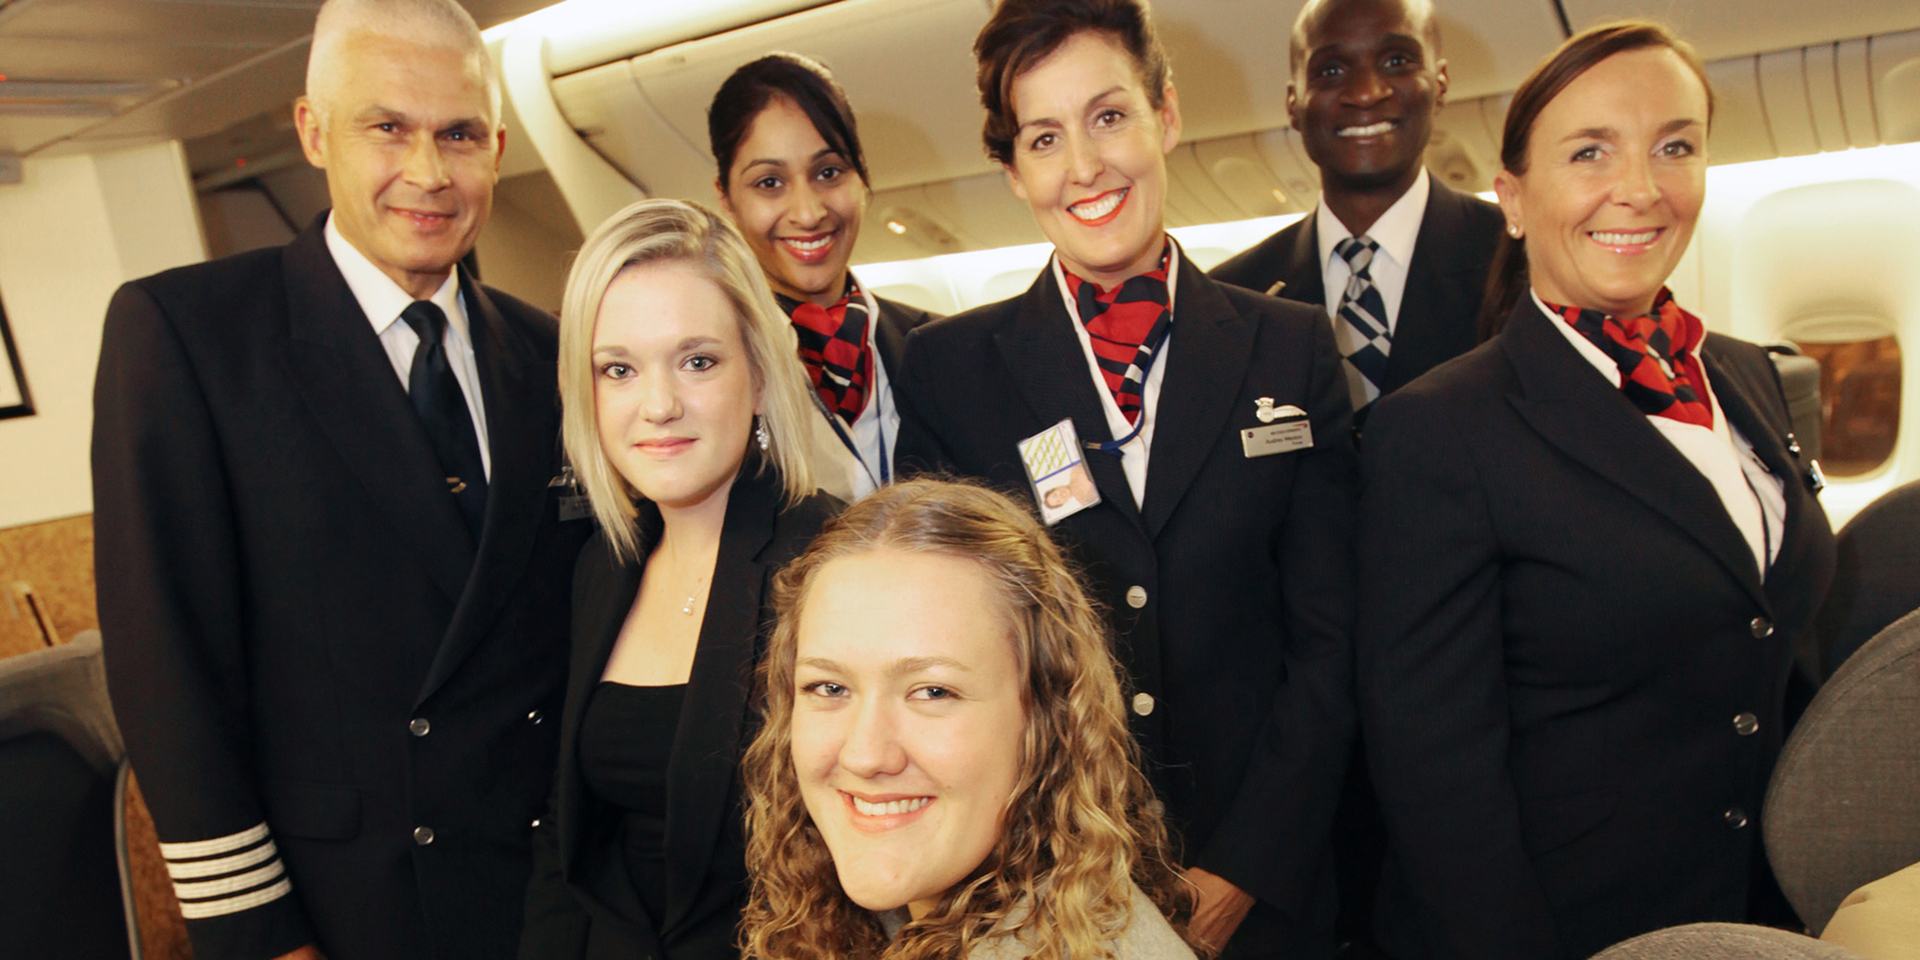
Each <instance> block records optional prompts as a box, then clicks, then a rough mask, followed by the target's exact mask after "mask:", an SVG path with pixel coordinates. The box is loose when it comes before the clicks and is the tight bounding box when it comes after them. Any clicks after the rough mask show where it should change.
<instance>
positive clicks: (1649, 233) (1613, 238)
mask: <svg viewBox="0 0 1920 960" xmlns="http://www.w3.org/2000/svg"><path fill="white" fill-rule="evenodd" d="M1658 236H1660V231H1658V230H1643V231H1640V232H1639V233H1621V232H1618V231H1606V232H1601V231H1595V232H1594V234H1593V238H1594V239H1595V240H1598V241H1600V242H1601V243H1602V244H1605V245H1606V246H1609V247H1630V246H1634V245H1637V244H1642V243H1652V242H1653V240H1654V238H1655V237H1658Z"/></svg>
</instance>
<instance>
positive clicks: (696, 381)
mask: <svg viewBox="0 0 1920 960" xmlns="http://www.w3.org/2000/svg"><path fill="white" fill-rule="evenodd" d="M593 399H594V410H595V414H596V419H595V423H596V425H597V427H598V430H599V435H600V448H601V450H602V451H604V452H605V453H606V456H607V459H608V461H610V462H611V463H612V464H613V468H614V469H615V470H616V471H618V472H619V474H620V476H621V477H623V478H625V479H626V481H627V483H628V484H630V485H631V486H632V487H633V489H634V490H636V491H638V492H639V494H640V495H641V496H643V497H646V498H647V499H648V500H651V501H653V502H654V503H656V504H659V505H660V506H661V507H663V508H692V507H696V506H698V505H700V504H703V503H707V502H709V501H710V500H711V498H712V497H713V495H714V494H716V493H719V492H722V491H725V490H726V489H727V488H728V487H729V486H730V485H731V484H732V483H733V478H734V476H735V475H737V474H738V473H739V472H740V462H741V460H742V459H743V458H744V457H745V455H746V450H747V435H748V433H750V432H751V431H752V429H753V415H754V412H755V409H756V407H757V406H758V404H759V401H760V391H759V388H757V387H756V386H754V377H753V369H752V365H751V363H750V362H749V360H748V357H747V349H746V345H745V344H744V343H743V342H742V340H741V337H740V323H739V321H738V320H737V319H736V318H735V316H734V310H733V305H732V304H731V303H729V302H728V300H727V298H726V295H725V294H723V293H722V292H721V291H720V288H719V286H717V285H716V284H715V283H714V282H713V281H712V280H710V279H708V278H707V277H705V276H703V275H701V274H700V273H699V272H697V271H696V270H695V269H694V268H693V267H691V266H689V265H686V264H682V263H672V262H667V263H650V264H643V265H640V266H633V267H628V268H626V269H625V270H622V271H621V272H620V273H619V274H618V275H617V276H615V277H614V280H613V283H612V284H610V285H609V286H608V287H607V293H606V296H605V297H603V298H602V299H601V301H600V312H599V314H598V316H597V318H596V319H595V321H594V325H593Z"/></svg>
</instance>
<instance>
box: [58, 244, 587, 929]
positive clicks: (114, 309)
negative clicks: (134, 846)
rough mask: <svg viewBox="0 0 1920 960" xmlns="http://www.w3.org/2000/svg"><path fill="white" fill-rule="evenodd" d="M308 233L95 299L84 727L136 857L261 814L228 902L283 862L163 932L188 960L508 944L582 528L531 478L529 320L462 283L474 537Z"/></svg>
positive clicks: (545, 462)
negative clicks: (93, 689)
mask: <svg viewBox="0 0 1920 960" xmlns="http://www.w3.org/2000/svg"><path fill="white" fill-rule="evenodd" d="M324 222H325V219H324V215H322V217H321V218H319V219H316V220H315V221H314V223H313V225H311V226H310V227H308V228H307V230H306V231H305V232H303V233H301V234H300V236H299V237H298V238H297V239H295V240H294V241H293V243H291V244H289V245H287V246H286V247H284V248H273V249H266V250H257V251H254V252H251V253H245V254H241V255H239V256H235V257H229V258H226V259H224V260H218V261H214V262H212V263H205V264H200V265H197V266H191V267H184V268H181V269H178V270H170V271H167V272H165V273H161V274H158V275H155V276H152V277H147V278H145V279H142V280H136V281H133V282H132V283H129V284H127V285H126V286H123V287H121V288H120V290H119V292H118V293H116V294H115V295H114V298H113V301H112V303H111V305H109V307H108V308H107V319H106V333H105V337H104V340H103V342H102V345H101V351H100V368H99V373H98V378H97V380H96V382H95V384H94V434H93V485H94V486H93V489H94V508H95V516H94V521H95V554H94V567H95V571H96V575H97V577H98V581H99V592H100V621H101V627H102V633H103V634H104V640H105V644H106V663H107V675H108V681H109V683H110V687H111V690H112V694H113V704H114V712H115V714H116V715H117V717H118V719H119V723H120V728H121V730H122V731H123V732H124V733H125V735H126V740H127V746H128V748H129V752H130V753H131V755H132V757H133V763H134V766H135V768H136V769H137V770H138V771H139V775H140V785H141V787H142V790H143V792H144V793H145V794H146V798H147V802H148V805H149V806H150V807H151V808H152V811H153V818H154V823H155V826H156V827H157V828H158V831H159V835H160V839H161V840H162V841H163V842H167V843H185V842H210V843H211V844H212V845H213V846H214V847H216V848H219V849H221V850H222V851H224V852H226V853H229V854H231V853H233V852H234V851H235V850H236V849H238V848H237V847H235V846H234V844H236V843H240V842H241V841H243V840H245V839H246V838H248V837H249V836H250V835H251V834H250V833H249V831H252V830H253V829H254V828H256V826H257V825H261V824H263V823H264V824H265V825H266V826H267V827H268V828H270V830H271V843H272V845H273V851H277V854H278V859H277V860H275V859H273V858H272V851H269V852H268V853H267V854H266V856H267V857H268V859H266V860H263V861H258V862H256V863H255V864H254V865H253V866H252V867H250V868H249V869H259V870H263V871H265V872H264V873H262V874H256V875H255V880H254V881H250V882H245V883H242V884H241V885H240V887H239V888H238V889H245V888H247V887H251V886H255V885H257V884H259V883H265V882H266V881H267V880H268V879H269V875H271V874H273V873H276V872H277V870H278V866H277V865H278V864H280V863H282V862H283V863H284V866H285V870H286V874H287V875H288V876H289V877H290V878H291V881H292V889H291V892H290V893H288V894H286V895H284V896H280V897H278V898H277V899H272V900H269V901H267V902H265V903H262V904H259V905H257V906H253V907H251V908H247V909H240V905H239V903H238V902H237V901H235V900H234V899H232V898H231V897H229V896H216V897H214V898H213V900H212V901H211V902H212V903H213V904H215V905H216V906H218V907H222V908H232V912H225V913H219V914H218V915H216V916H212V917H207V918H194V919H189V920H188V924H187V925H188V931H189V933H190V934H191V935H192V937H193V943H194V952H195V954H196V955H197V956H199V957H200V958H201V960H221V958H228V957H263V956H275V955H278V954H280V953H282V952H284V951H287V950H291V949H293V948H295V947H298V946H300V945H301V944H303V943H307V942H309V941H315V940H317V942H318V944H319V946H320V948H321V949H322V950H323V951H324V952H325V953H326V954H327V955H328V956H329V957H332V958H334V960H357V958H394V960H414V958H418V957H449V958H451V957H463V958H470V957H507V956H511V954H512V944H513V942H514V941H515V939H516V938H517V936H518V934H519V926H520V924H519V910H518V907H517V905H518V903H519V902H520V898H521V893H522V891H523V889H524V885H525V882H526V873H527V870H528V867H529V864H530V862H531V856H530V851H531V836H532V827H531V824H532V822H533V819H534V818H535V817H537V816H539V811H540V809H541V803H542V801H543V800H544V799H545V795H546V790H547V786H548V784H549V783H550V782H551V777H552V769H553V755H554V753H553V751H554V744H555V741H556V739H557V733H558V731H557V729H556V728H557V726H558V724H553V723H546V722H544V721H545V719H546V716H547V714H548V713H550V712H552V711H554V710H557V709H558V708H559V705H560V694H561V691H560V684H561V680H562V678H563V675H564V671H565V669H566V666H565V656H566V630H567V606H566V576H567V571H568V569H569V568H571V566H572V564H573V559H574V556H575V554H576V553H577V552H578V550H579V547H580V544H581V543H582V542H583V541H584V540H585V538H586V536H587V534H588V532H589V531H588V529H587V524H585V523H584V522H567V523H562V522H561V521H560V520H559V517H558V513H557V506H558V504H557V492H556V491H552V490H549V489H548V487H547V483H548V480H549V479H550V478H552V477H553V476H554V475H555V472H556V467H557V459H558V457H557V446H556V432H557V430H558V425H559V408H558V404H557V403H556V402H555V388H554V355H555V354H554V351H555V336H556V326H555V323H554V320H553V318H552V317H551V316H549V315H548V314H546V313H544V312H542V311H540V310H536V309H534V308H533V307H530V306H527V305H526V304H523V303H521V302H520V301H518V300H515V299H513V298H511V297H508V296H506V295H504V294H501V293H498V292H497V291H493V290H489V289H487V288H485V287H482V286H480V285H479V284H477V283H474V282H473V281H472V280H471V279H470V278H467V277H466V276H464V275H463V276H462V278H461V294H462V296H464V297H465V299H466V304H467V309H468V314H469V319H470V320H471V322H472V331H473V339H474V352H475V355H476V359H477V361H478V367H479V372H480V391H481V395H482V398H483V401H484V403H485V409H486V417H487V432H488V437H489V440H490V443H491V451H492V462H493V466H492V477H491V479H490V482H489V485H488V500H487V514H486V521H485V528H484V533H483V535H482V537H481V540H480V542H479V543H478V544H475V543H474V541H473V536H472V534H471V533H470V532H469V531H468V528H467V525H466V523H465V522H464V521H463V519H462V517H461V514H460V511H459V509H458V508H457V507H456V506H455V504H454V501H453V499H452V498H451V497H450V496H449V495H448V494H447V489H446V484H445V483H444V482H443V480H442V476H443V474H444V471H442V470H441V469H440V465H439V463H438V461H437V460H436V459H435V457H434V453H433V448H432V446H431V444H430V443H429V441H428V439H427V436H426V432H425V431H424V429H422V427H421V426H420V421H419V417H418V415H417V414H416V413H415V412H414V410H413V406H412V404H411V403H410V402H409V401H408V399H407V394H406V390H405V388H404V387H403V386H402V385H401V383H400V381H399V378H398V377H396V376H394V371H393V366H392V364H391V362H390V361H389V360H388V359H387V355H386V353H385V352H384V351H383V350H382V349H381V346H380V343H379V340H378V338H377V337H375V336H374V333H373V328H372V327H371V325H370V324H369V323H368V322H367V318H366V316H365V315H364V314H363V313H362V312H361V310H360V307H359V304H358V303H357V302H356V301H355V300H354V298H353V294H352V292H351V291H350V290H349V289H348V287H347V284H346V281H345V280H344V279H342V277H341V275H340V272H339V269H338V268H337V267H336V266H335V265H334V262H333V259H332V257H331V255H329V253H328V252H327V248H326V242H325V239H324V237H323V235H322V232H321V226H322V224H323V223H324ZM249 849H252V850H254V851H255V854H254V855H255V856H259V855H261V854H259V853H258V851H261V850H266V849H267V848H266V847H265V846H254V847H251V848H249ZM193 855H194V854H193V852H192V850H191V848H189V849H188V850H187V851H186V852H182V851H180V849H179V848H173V852H172V853H170V854H169V856H170V857H171V858H172V859H174V860H176V861H178V860H186V859H190V858H191V857H192V856H193ZM176 879H190V880H191V882H200V878H176ZM190 889H192V888H190ZM265 889H269V890H271V889H272V888H271V887H270V886H269V887H267V888H265ZM190 899H192V898H191V897H190Z"/></svg>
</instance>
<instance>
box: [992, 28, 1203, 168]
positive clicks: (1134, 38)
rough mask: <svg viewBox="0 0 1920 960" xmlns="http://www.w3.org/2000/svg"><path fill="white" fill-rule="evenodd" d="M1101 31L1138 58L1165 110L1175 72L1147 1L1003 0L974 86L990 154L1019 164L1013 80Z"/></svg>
mask: <svg viewBox="0 0 1920 960" xmlns="http://www.w3.org/2000/svg"><path fill="white" fill-rule="evenodd" d="M1087 31H1094V32H1097V33H1102V34H1105V35H1106V36H1107V37H1108V39H1111V40H1112V41H1114V42H1115V43H1118V44H1119V45H1120V47H1121V49H1123V50H1125V51H1127V55H1128V56H1129V57H1131V58H1132V60H1133V66H1134V69H1135V70H1136V71H1138V73H1139V75H1140V85H1141V86H1143V87H1145V88H1146V91H1147V102H1148V103H1150V104H1152V105H1153V108H1154V109H1155V110H1158V109H1160V108H1161V107H1163V106H1165V105H1166V89H1167V81H1168V80H1169V79H1171V77H1172V75H1173V70H1172V68H1171V67H1169V66H1168V65H1167V52H1166V50H1165V49H1163V48H1162V47H1161V46H1160V37H1159V35H1158V34H1157V33H1155V32H1154V29H1153V14H1152V13H1151V12H1150V11H1149V10H1148V9H1147V3H1146V0H1000V3H999V5H998V6H996V7H994V8H993V16H991V17H989V18H988V19H987V25H986V26H984V27H981V28H980V35H979V36H978V37H975V38H974V40H973V58H974V60H975V61H977V63H978V68H977V70H976V72H975V74H974V84H975V85H976V86H977V87H979V90H980V105H981V106H982V107H985V108H986V110H987V121H986V124H985V125H984V126H983V127H982V129H981V131H980V136H981V139H982V140H984V141H986V147H987V156H989V157H992V158H993V159H994V160H995V161H997V162H999V163H1001V164H1010V163H1012V162H1013V140H1014V137H1015V136H1017V135H1018V134H1019V133H1020V118H1019V117H1017V116H1015V115H1014V109H1013V82H1014V81H1015V80H1017V79H1019V78H1020V75H1021V74H1023V73H1026V72H1027V71H1028V70H1031V69H1033V68H1034V67H1035V66H1037V65H1039V63H1040V61H1042V60H1045V59H1046V58H1047V57H1049V56H1051V55H1052V54H1053V52H1054V51H1055V50H1058V49H1060V47H1061V46H1062V45H1064V44H1065V43H1066V42H1067V41H1068V40H1071V39H1073V37H1074V36H1076V35H1078V34H1081V33H1085V32H1087Z"/></svg>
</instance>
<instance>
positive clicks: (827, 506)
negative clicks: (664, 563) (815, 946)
mask: <svg viewBox="0 0 1920 960" xmlns="http://www.w3.org/2000/svg"><path fill="white" fill-rule="evenodd" d="M758 463H759V460H758V458H750V459H749V461H748V465H747V467H746V468H744V469H742V470H741V473H740V477H739V478H738V479H737V480H735V481H734V485H733V489H732V491H731V492H730V493H729V495H728V498H727V515H726V520H725V521H724V525H723V527H722V529H721V533H720V552H719V555H718V557H717V558H716V559H715V561H714V571H713V592H712V594H711V595H710V596H709V598H708V600H707V614H706V619H705V620H704V621H702V622H701V624H700V639H699V642H698V645H697V647H696V649H695V652H694V658H693V673H692V675H691V676H690V677H689V678H688V681H687V693H686V701H685V705H684V706H683V707H682V719H681V721H680V727H679V732H678V733H677V735H676V736H675V738H674V743H673V752H672V759H671V760H670V761H669V765H668V774H667V775H668V781H669V783H670V787H669V790H668V810H667V824H666V842H667V858H666V859H667V883H668V898H667V905H666V916H665V918H664V922H659V923H657V925H656V921H655V920H654V919H653V918H649V917H648V916H647V915H646V911H645V910H644V909H643V908H642V907H641V905H640V899H639V895H638V894H637V893H636V892H635V891H634V888H633V884H632V881H631V880H629V879H628V875H627V864H626V859H625V854H624V853H623V851H622V850H621V848H620V844H619V837H620V834H619V825H620V818H621V813H622V811H621V810H619V809H618V808H616V807H612V806H610V805H608V804H606V803H604V802H603V801H601V800H600V799H599V798H598V797H596V796H595V795H594V793H593V790H592V789H591V788H590V787H588V786H587V783H586V780H585V779H584V778H583V777H582V776H581V774H580V721H581V718H582V716H583V715H584V714H585V712H586V708H587V700H588V698H589V697H590V696H591V695H592V693H593V690H594V687H595V686H596V685H597V684H598V683H599V682H600V676H601V674H603V673H604V672H605V671H606V667H607V658H608V657H610V656H612V654H613V645H614V641H615V640H617V639H618V638H619V636H620V628H621V626H622V625H623V624H625V623H626V619H627V614H628V612H629V611H630V610H631V609H632V608H633V600H634V597H635V596H636V595H638V593H639V591H640V578H641V575H642V574H643V573H644V572H645V570H646V564H645V562H644V561H643V562H639V563H623V562H620V561H619V560H617V559H615V557H614V554H613V551H612V549H611V548H610V547H609V545H608V542H607V539H606V536H605V534H600V535H596V536H595V537H594V539H593V540H591V541H589V542H588V544H587V547H586V549H585V550H584V551H582V552H581V554H580V561H579V565H578V567H577V569H576V570H575V571H574V578H573V618H574V619H573V624H574V627H573V655H572V663H571V665H570V667H569V670H568V674H567V697H566V706H565V708H564V709H563V711H562V713H561V719H560V744H561V747H560V764H559V770H558V772H557V774H556V776H555V779H554V784H553V798H552V801H551V804H550V805H549V808H548V815H547V816H546V817H544V818H542V820H541V821H540V825H539V828H538V829H536V830H535V831H534V874H533V880H532V881H531V882H530V883H529V884H528V886H527V924H526V929H525V931H524V932H523V933H522V935H521V940H520V956H521V957H523V958H526V960H564V958H576V957H578V958H593V960H602V958H604V960H640V958H646V957H651V958H654V960H669V958H671V960H730V958H734V957H738V956H739V950H738V949H737V948H736V947H735V946H734V933H735V928H736V927H737V926H738V925H739V922H740V908H741V907H742V905H743V904H744V903H745V901H746V895H747V873H746V861H745V857H746V845H745V840H744V836H743V834H742V822H741V818H742V816H743V815H744V813H745V810H744V807H743V806H742V804H741V795H740V778H739V767H740V755H741V754H742V753H743V752H744V751H745V750H746V746H747V742H748V740H750V739H751V737H752V728H753V717H754V711H753V709H752V707H751V704H750V701H751V700H752V699H753V696H752V694H753V690H754V672H753V671H754V667H755V665H756V664H758V663H759V660H760V654H761V653H762V652H763V651H764V648H765V640H766V632H767V631H768V630H769V629H770V628H771V627H772V621H773V614H772V610H771V608H770V604H771V602H772V596H771V593H770V590H769V587H770V585H771V582H772V578H773V575H774V574H775V573H776V572H778V571H779V569H780V568H781V567H782V566H785V565H786V563H787V561H789V560H792V559H793V558H794V557H796V556H799V554H800V552H801V551H803V550H805V549H806V547H807V544H808V543H811V542H812V541H813V538H814V535H815V534H817V533H819V532H820V528H821V526H822V525H823V524H825V523H826V521H827V519H828V518H829V517H831V516H832V515H833V514H834V513H835V512H837V511H838V509H839V501H837V500H834V499H833V498H831V497H828V496H826V495H824V494H815V495H814V496H813V497H811V498H809V499H807V500H805V501H802V502H801V503H800V504H798V505H797V506H794V507H783V506H782V500H783V498H784V490H783V488H782V486H781V484H780V481H779V478H778V475H777V474H775V473H774V472H773V471H772V470H768V471H766V472H765V473H759V471H758V470H757V469H756V467H757V464H758ZM756 474H758V475H756ZM643 511H644V512H645V513H646V514H648V519H646V520H643V523H642V526H643V528H644V529H645V538H644V542H643V543H642V544H641V552H642V553H643V554H645V553H647V552H649V551H650V550H651V549H652V541H653V539H654V538H655V537H656V536H657V535H658V534H657V531H658V526H657V525H658V523H659V515H658V514H657V513H654V512H652V511H651V510H650V508H648V507H646V506H644V505H643Z"/></svg>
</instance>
